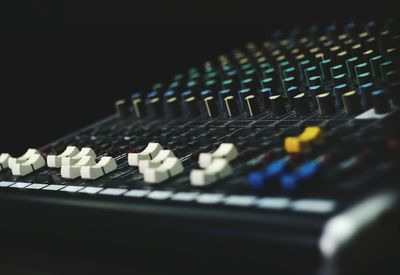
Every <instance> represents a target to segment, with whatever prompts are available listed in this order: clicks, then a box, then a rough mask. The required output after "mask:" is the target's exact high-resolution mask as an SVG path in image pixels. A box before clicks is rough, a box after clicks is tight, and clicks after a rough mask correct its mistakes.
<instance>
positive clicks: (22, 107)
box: [0, 0, 396, 154]
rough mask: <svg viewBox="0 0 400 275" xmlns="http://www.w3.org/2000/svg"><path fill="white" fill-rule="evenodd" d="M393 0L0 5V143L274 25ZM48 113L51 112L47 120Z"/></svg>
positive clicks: (70, 125)
mask: <svg viewBox="0 0 400 275" xmlns="http://www.w3.org/2000/svg"><path fill="white" fill-rule="evenodd" d="M394 5H396V4H395V3H391V2H390V1H380V2H379V4H377V3H376V2H375V1H351V2H349V1H343V0H340V1H332V2H328V3H321V2H320V1H315V0H313V1H306V2H303V1H302V2H297V1H293V2H288V3H286V2H279V1H278V2H276V1H275V2H271V1H254V0H253V1H234V2H231V1H198V0H197V1H172V2H171V1H167V2H166V1H161V0H153V1H112V3H111V2H109V1H54V0H46V1H45V0H41V1H25V2H23V3H14V2H11V3H7V4H5V6H6V7H5V9H4V10H3V13H4V14H2V28H3V29H4V30H6V32H4V33H3V34H2V39H1V40H2V47H3V49H2V62H1V67H2V68H3V70H2V71H3V73H2V75H1V81H0V90H1V94H2V98H1V108H0V117H1V118H2V129H3V130H2V133H3V134H2V135H1V138H0V151H1V152H4V151H6V152H10V153H14V154H19V153H22V152H23V151H24V150H25V148H26V147H38V146H40V145H43V144H45V143H47V142H49V141H51V140H54V139H56V138H59V137H61V136H63V135H65V134H67V133H70V132H71V131H72V130H76V129H79V128H81V127H82V126H85V125H87V124H89V123H92V122H94V121H96V120H98V119H100V118H103V117H105V116H107V115H109V114H111V113H112V112H113V100H115V99H117V98H120V97H123V96H126V95H129V94H130V93H131V92H132V91H137V90H140V91H143V90H147V89H148V87H149V86H150V85H151V84H152V83H154V82H156V81H160V80H164V79H167V78H169V77H171V76H172V75H173V74H175V73H178V72H181V71H184V70H186V69H187V68H189V67H190V66H193V65H197V64H200V63H202V62H204V61H206V60H208V59H211V58H215V57H216V56H217V55H219V54H221V53H224V52H227V51H230V50H232V49H233V48H235V47H238V46H241V45H243V44H244V43H246V42H248V41H252V40H258V41H262V40H264V39H266V38H268V37H269V36H270V32H271V31H272V30H274V29H277V28H283V29H285V28H288V27H292V26H293V25H294V24H296V23H300V24H305V23H309V22H312V21H314V20H321V21H323V22H329V21H331V20H334V19H339V20H340V19H343V18H346V17H349V16H350V17H352V16H354V17H357V16H361V17H366V16H369V15H370V14H371V13H372V11H373V14H374V15H376V14H378V15H379V14H383V13H385V12H387V11H389V10H390V11H391V10H392V7H393V6H394ZM50 121H51V122H50Z"/></svg>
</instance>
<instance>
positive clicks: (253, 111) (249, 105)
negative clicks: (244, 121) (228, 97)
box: [244, 95, 260, 117]
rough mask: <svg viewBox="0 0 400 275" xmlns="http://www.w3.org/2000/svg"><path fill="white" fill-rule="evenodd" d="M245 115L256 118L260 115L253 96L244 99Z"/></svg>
mask: <svg viewBox="0 0 400 275" xmlns="http://www.w3.org/2000/svg"><path fill="white" fill-rule="evenodd" d="M244 102H245V103H244V105H245V106H246V113H247V115H248V116H249V117H253V116H256V115H258V114H259V113H260V108H259V107H258V104H257V99H256V97H255V96H254V95H248V96H246V97H245V98H244Z"/></svg>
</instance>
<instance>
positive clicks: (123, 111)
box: [115, 99, 129, 118]
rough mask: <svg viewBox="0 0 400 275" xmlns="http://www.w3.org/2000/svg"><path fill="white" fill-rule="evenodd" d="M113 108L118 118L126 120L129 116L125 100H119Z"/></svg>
mask: <svg viewBox="0 0 400 275" xmlns="http://www.w3.org/2000/svg"><path fill="white" fill-rule="evenodd" d="M115 108H116V109H117V114H118V116H119V117H120V118H126V117H128V116H129V107H128V104H127V103H126V101H125V99H120V100H117V101H116V102H115Z"/></svg>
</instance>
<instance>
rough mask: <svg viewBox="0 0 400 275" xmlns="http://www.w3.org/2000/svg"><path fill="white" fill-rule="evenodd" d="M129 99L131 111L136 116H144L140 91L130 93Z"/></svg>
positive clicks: (144, 105) (144, 111)
mask: <svg viewBox="0 0 400 275" xmlns="http://www.w3.org/2000/svg"><path fill="white" fill-rule="evenodd" d="M131 101H132V106H133V111H134V112H135V115H136V117H137V118H142V117H144V116H146V104H144V101H143V99H142V96H141V94H140V93H134V94H132V96H131Z"/></svg>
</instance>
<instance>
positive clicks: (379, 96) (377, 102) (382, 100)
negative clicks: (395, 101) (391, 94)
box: [372, 90, 390, 114]
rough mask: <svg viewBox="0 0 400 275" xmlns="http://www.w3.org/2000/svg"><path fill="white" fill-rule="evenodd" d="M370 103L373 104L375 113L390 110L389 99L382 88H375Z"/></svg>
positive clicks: (383, 112)
mask: <svg viewBox="0 0 400 275" xmlns="http://www.w3.org/2000/svg"><path fill="white" fill-rule="evenodd" d="M372 105H373V106H374V110H375V113H377V114H385V113H388V112H390V104H389V100H388V98H387V97H386V94H385V92H384V91H383V90H376V91H373V92H372Z"/></svg>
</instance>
